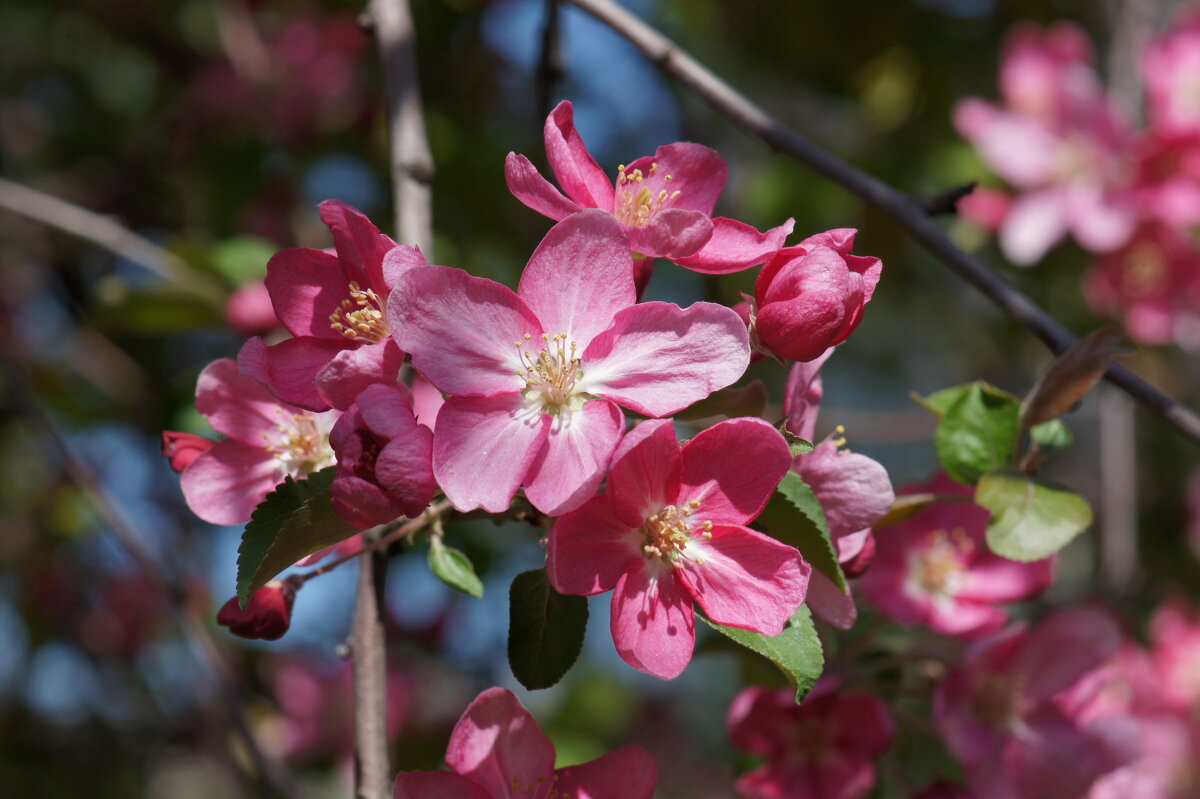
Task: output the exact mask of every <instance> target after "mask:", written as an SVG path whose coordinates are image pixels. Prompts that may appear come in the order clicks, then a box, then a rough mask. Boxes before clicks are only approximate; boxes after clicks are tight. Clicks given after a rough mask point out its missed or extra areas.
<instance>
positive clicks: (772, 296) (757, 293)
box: [754, 228, 883, 361]
mask: <svg viewBox="0 0 1200 799" xmlns="http://www.w3.org/2000/svg"><path fill="white" fill-rule="evenodd" d="M857 232H858V231H856V230H852V229H849V228H842V229H838V230H829V231H826V232H824V233H818V234H816V235H815V236H809V237H808V238H807V239H805V240H804V241H802V242H800V243H799V244H797V245H795V246H792V247H785V248H783V249H781V250H779V251H778V252H777V253H775V254H774V255H773V256H771V258H770V260H768V261H767V262H766V263H765V264H764V265H763V268H762V271H760V272H759V273H758V279H757V280H756V281H755V282H754V305H755V307H754V330H755V335H756V343H757V344H758V346H760V347H762V348H763V349H764V350H766V351H767V352H769V353H772V354H774V355H776V356H778V357H780V358H785V359H787V360H791V361H811V360H813V359H815V358H818V357H820V356H821V354H822V353H824V352H825V350H827V349H829V348H830V347H833V346H836V345H838V344H840V343H842V342H843V341H845V340H846V338H847V336H849V335H850V334H851V333H852V332H853V331H854V328H855V327H857V326H858V323H859V322H861V321H862V317H863V311H864V310H865V309H866V305H867V303H868V302H870V300H871V295H872V294H874V293H875V285H876V284H877V283H878V282H879V275H880V272H881V271H882V269H883V264H882V262H881V261H880V260H879V259H878V258H871V257H866V256H861V255H852V254H851V253H850V250H851V249H853V247H854V236H855V234H856V233H857Z"/></svg>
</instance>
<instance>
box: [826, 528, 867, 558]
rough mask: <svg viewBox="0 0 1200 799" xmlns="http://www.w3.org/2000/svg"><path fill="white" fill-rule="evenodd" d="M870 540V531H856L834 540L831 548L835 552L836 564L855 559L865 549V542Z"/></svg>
mask: <svg viewBox="0 0 1200 799" xmlns="http://www.w3.org/2000/svg"><path fill="white" fill-rule="evenodd" d="M872 540H873V539H872V538H871V531H870V529H867V530H858V531H856V532H853V533H846V534H845V535H839V536H837V537H836V538H834V540H833V546H834V549H836V550H837V558H838V563H848V562H850V561H852V560H854V559H855V558H857V557H858V556H859V555H860V554H861V553H862V551H863V549H864V548H866V546H867V542H869V541H872Z"/></svg>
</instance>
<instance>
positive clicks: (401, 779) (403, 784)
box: [392, 771, 495, 799]
mask: <svg viewBox="0 0 1200 799" xmlns="http://www.w3.org/2000/svg"><path fill="white" fill-rule="evenodd" d="M434 797H436V799H494V797H495V794H492V793H489V792H488V790H487V789H486V788H484V787H483V786H482V785H480V784H479V783H477V782H472V781H471V780H469V779H467V778H466V777H460V776H459V775H457V774H451V773H450V772H449V771H401V772H400V773H399V774H397V775H396V785H395V788H394V789H393V792H392V799H433V798H434Z"/></svg>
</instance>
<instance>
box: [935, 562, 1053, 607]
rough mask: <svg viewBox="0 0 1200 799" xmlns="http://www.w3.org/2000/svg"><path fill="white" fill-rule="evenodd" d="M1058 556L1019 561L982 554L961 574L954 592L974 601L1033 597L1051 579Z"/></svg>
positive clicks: (1014, 600) (1004, 600)
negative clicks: (960, 582) (961, 579)
mask: <svg viewBox="0 0 1200 799" xmlns="http://www.w3.org/2000/svg"><path fill="white" fill-rule="evenodd" d="M1057 561H1058V559H1057V558H1046V559H1045V560H1038V561H1034V562H1032V563H1018V562H1016V561H1013V560H1008V559H1007V558H1001V557H997V556H995V555H992V554H991V553H987V554H984V555H981V556H980V557H979V558H978V559H976V560H975V561H974V562H973V563H972V564H971V566H970V569H968V571H967V572H966V573H965V574H964V575H963V582H962V585H961V586H960V587H959V589H958V590H957V591H956V592H955V593H956V594H957V595H958V596H959V597H961V598H963V599H972V600H975V601H976V602H1020V601H1022V600H1025V599H1032V598H1033V597H1035V596H1037V595H1038V594H1040V593H1041V592H1042V591H1044V590H1046V589H1047V588H1049V587H1050V584H1051V583H1052V582H1054V567H1055V565H1056V564H1057Z"/></svg>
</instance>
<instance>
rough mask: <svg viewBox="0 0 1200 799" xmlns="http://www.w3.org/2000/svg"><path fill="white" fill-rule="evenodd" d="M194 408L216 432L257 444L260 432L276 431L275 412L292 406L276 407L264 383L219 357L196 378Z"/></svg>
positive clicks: (261, 442)
mask: <svg viewBox="0 0 1200 799" xmlns="http://www.w3.org/2000/svg"><path fill="white" fill-rule="evenodd" d="M196 410H197V411H199V412H200V413H201V414H202V415H204V416H205V417H206V418H207V419H208V422H209V424H211V425H212V426H213V429H214V430H216V431H217V432H218V433H222V434H224V435H227V436H229V437H230V438H232V439H234V440H235V441H240V442H242V443H243V444H248V445H249V446H252V447H258V448H261V447H262V446H263V437H264V436H271V437H274V436H276V435H277V434H278V424H279V415H280V414H284V415H285V416H286V415H287V414H288V413H289V411H290V410H292V409H288V408H283V407H280V404H279V400H277V399H276V398H275V397H274V396H272V394H271V392H270V391H268V390H267V387H266V386H264V385H263V384H262V383H260V382H259V381H257V380H255V379H254V378H253V377H251V376H250V375H247V374H244V373H243V372H242V371H241V370H240V369H238V365H237V364H236V363H234V362H233V361H232V360H230V359H229V358H221V359H219V360H216V361H213V362H212V363H210V364H209V365H208V366H206V367H204V371H202V372H201V373H200V378H199V379H198V380H197V381H196Z"/></svg>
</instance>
